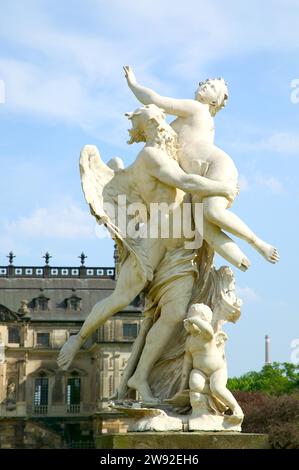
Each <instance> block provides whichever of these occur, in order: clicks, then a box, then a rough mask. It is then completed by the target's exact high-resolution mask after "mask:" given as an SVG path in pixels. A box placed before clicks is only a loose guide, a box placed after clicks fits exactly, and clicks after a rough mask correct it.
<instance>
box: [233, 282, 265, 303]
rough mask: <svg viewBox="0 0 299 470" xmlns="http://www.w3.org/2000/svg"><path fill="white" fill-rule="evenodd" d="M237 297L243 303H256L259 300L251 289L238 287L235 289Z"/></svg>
mask: <svg viewBox="0 0 299 470" xmlns="http://www.w3.org/2000/svg"><path fill="white" fill-rule="evenodd" d="M236 291H237V295H238V297H240V298H241V299H242V300H243V301H244V302H245V303H246V302H258V301H259V300H260V297H259V295H258V294H257V293H256V292H255V290H254V289H253V288H252V287H238V286H237V288H236Z"/></svg>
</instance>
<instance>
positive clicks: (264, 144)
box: [230, 132, 299, 155]
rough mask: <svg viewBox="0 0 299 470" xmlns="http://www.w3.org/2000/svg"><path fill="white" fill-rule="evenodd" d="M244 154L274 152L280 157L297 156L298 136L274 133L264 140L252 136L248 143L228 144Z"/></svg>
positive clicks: (298, 152) (298, 151) (236, 142)
mask: <svg viewBox="0 0 299 470" xmlns="http://www.w3.org/2000/svg"><path fill="white" fill-rule="evenodd" d="M230 145H231V146H232V147H234V148H235V149H237V150H240V151H245V152H260V151H263V150H266V151H267V152H274V153H277V154H280V155H299V136H298V134H293V133H291V132H276V133H274V134H272V135H270V136H269V137H266V138H265V139H261V138H259V137H258V136H256V137H255V136H254V135H253V136H252V138H251V140H250V141H247V142H246V141H242V142H240V141H235V142H232V143H231V144H230Z"/></svg>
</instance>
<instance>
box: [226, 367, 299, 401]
mask: <svg viewBox="0 0 299 470" xmlns="http://www.w3.org/2000/svg"><path fill="white" fill-rule="evenodd" d="M228 387H229V389H230V390H232V391H243V392H258V391H260V392H264V393H268V394H269V395H281V394H283V393H292V392H295V391H299V365H296V364H291V363H289V362H283V363H279V362H273V363H272V364H267V365H265V366H264V367H263V368H262V370H261V371H260V372H255V371H252V372H248V373H247V374H244V375H241V377H232V378H231V379H228Z"/></svg>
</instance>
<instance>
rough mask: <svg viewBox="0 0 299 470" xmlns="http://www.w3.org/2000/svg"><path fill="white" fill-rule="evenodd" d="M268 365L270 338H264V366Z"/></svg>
mask: <svg viewBox="0 0 299 470" xmlns="http://www.w3.org/2000/svg"><path fill="white" fill-rule="evenodd" d="M267 364H270V337H269V336H268V335H266V336H265V365H267Z"/></svg>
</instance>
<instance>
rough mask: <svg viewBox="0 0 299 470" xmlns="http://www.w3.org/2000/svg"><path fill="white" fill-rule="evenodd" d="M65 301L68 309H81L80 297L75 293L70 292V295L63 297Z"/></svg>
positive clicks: (76, 310) (77, 310)
mask: <svg viewBox="0 0 299 470" xmlns="http://www.w3.org/2000/svg"><path fill="white" fill-rule="evenodd" d="M65 303H66V308H67V309H68V310H74V311H75V312H79V311H80V310H81V307H82V299H81V297H78V295H76V294H72V295H71V297H68V298H67V299H65Z"/></svg>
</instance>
